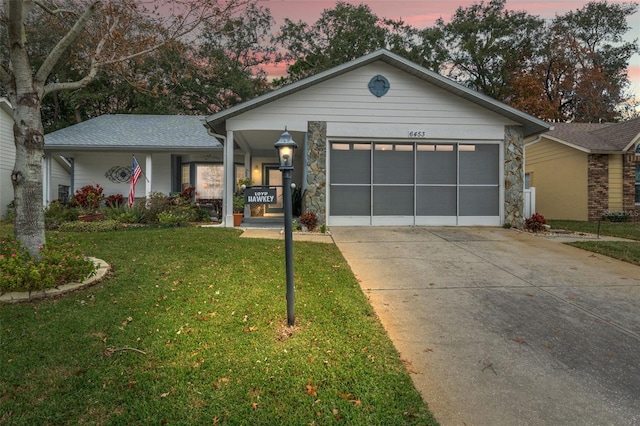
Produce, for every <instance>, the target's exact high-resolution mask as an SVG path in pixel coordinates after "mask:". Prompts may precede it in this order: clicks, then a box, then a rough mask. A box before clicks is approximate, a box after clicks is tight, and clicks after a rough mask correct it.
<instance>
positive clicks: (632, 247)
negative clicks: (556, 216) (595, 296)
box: [549, 220, 640, 265]
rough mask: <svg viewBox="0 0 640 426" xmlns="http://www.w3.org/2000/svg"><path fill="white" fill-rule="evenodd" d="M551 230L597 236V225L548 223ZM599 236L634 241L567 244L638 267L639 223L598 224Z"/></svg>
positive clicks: (562, 222) (564, 221)
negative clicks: (563, 230) (564, 230)
mask: <svg viewBox="0 0 640 426" xmlns="http://www.w3.org/2000/svg"><path fill="white" fill-rule="evenodd" d="M549 224H550V225H551V227H552V229H566V230H570V231H576V232H587V233H590V234H598V223H594V222H579V221H571V220H562V221H560V220H552V221H549ZM599 233H600V235H601V236H611V237H618V238H626V239H630V240H635V241H631V242H629V241H578V242H572V243H567V244H569V245H571V246H574V247H579V248H581V249H583V250H588V251H591V252H594V253H599V254H602V255H604V256H609V257H612V258H614V259H619V260H623V261H625V262H629V263H633V264H634V265H640V223H638V222H622V223H619V222H604V221H603V222H600V228H599Z"/></svg>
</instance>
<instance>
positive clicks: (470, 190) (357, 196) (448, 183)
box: [328, 142, 500, 226]
mask: <svg viewBox="0 0 640 426" xmlns="http://www.w3.org/2000/svg"><path fill="white" fill-rule="evenodd" d="M329 164H330V167H329V177H328V180H329V218H328V224H329V225H336V226H340V225H500V144H499V143H467V142H465V143H409V142H407V143H386V142H367V143H361V142H332V143H331V144H330V152H329Z"/></svg>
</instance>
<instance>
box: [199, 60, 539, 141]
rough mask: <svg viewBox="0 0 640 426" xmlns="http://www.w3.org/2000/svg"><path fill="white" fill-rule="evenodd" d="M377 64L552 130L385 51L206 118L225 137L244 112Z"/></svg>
mask: <svg viewBox="0 0 640 426" xmlns="http://www.w3.org/2000/svg"><path fill="white" fill-rule="evenodd" d="M376 61H382V62H384V63H387V64H389V65H391V66H394V67H396V68H398V69H400V70H402V71H405V72H407V73H409V74H411V75H412V76H414V77H417V78H419V79H421V80H423V81H426V82H428V83H431V84H433V85H435V86H437V87H439V88H441V89H443V90H445V91H447V92H449V93H451V94H453V95H455V96H460V97H462V98H464V99H466V100H468V101H470V102H473V103H475V104H477V105H480V106H482V107H484V108H486V109H488V110H491V111H493V112H495V113H497V114H499V115H501V116H503V117H506V118H508V119H510V120H512V121H515V122H516V123H519V124H521V125H522V126H523V132H524V136H525V137H527V136H531V135H537V134H540V133H542V132H546V131H547V130H549V129H550V128H551V125H550V124H548V123H546V122H544V121H542V120H539V119H537V118H535V117H532V116H530V115H528V114H526V113H524V112H522V111H519V110H517V109H515V108H512V107H510V106H508V105H506V104H503V103H502V102H499V101H497V100H495V99H493V98H490V97H488V96H486V95H483V94H481V93H478V92H476V91H474V90H472V89H469V88H468V87H465V86H463V85H461V84H459V83H456V82H455V81H453V80H450V79H448V78H446V77H443V76H441V75H440V74H438V73H435V72H433V71H430V70H428V69H426V68H423V67H421V66H419V65H417V64H415V63H414V62H411V61H409V60H407V59H405V58H403V57H401V56H398V55H396V54H394V53H391V52H389V51H388V50H385V49H381V50H377V51H375V52H373V53H370V54H368V55H365V56H362V57H360V58H358V59H354V60H353V61H349V62H346V63H344V64H342V65H339V66H337V67H334V68H331V69H329V70H326V71H323V72H321V73H318V74H316V75H314V76H311V77H307V78H305V79H303V80H300V81H297V82H295V83H292V84H289V85H287V86H284V87H281V88H280V89H277V90H274V91H272V92H269V93H267V94H265V95H262V96H259V97H257V98H254V99H252V100H250V101H247V102H244V103H242V104H239V105H236V106H234V107H231V108H229V109H226V110H224V111H221V112H219V113H216V114H213V115H210V116H209V117H207V118H206V123H207V125H208V126H209V127H210V128H211V129H212V130H214V132H216V133H219V134H224V133H225V131H226V129H225V122H226V120H228V119H229V118H232V117H235V116H237V115H240V114H242V113H244V112H247V111H250V110H252V109H254V108H258V107H260V106H262V105H265V104H268V103H269V102H272V101H275V100H277V99H280V98H283V97H285V96H287V95H290V94H293V93H296V92H299V91H301V90H304V89H306V88H308V87H311V86H313V85H316V84H318V83H321V82H323V81H326V80H329V79H331V78H334V77H337V76H339V75H342V74H344V73H347V72H349V71H352V70H354V69H357V68H360V67H362V66H365V65H368V64H371V63H373V62H376Z"/></svg>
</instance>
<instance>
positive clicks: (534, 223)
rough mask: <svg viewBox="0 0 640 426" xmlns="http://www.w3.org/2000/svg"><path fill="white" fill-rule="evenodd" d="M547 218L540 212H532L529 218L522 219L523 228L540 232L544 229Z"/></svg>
mask: <svg viewBox="0 0 640 426" xmlns="http://www.w3.org/2000/svg"><path fill="white" fill-rule="evenodd" d="M546 224H547V220H546V219H545V218H544V216H542V215H541V214H540V213H534V214H533V215H532V216H531V217H530V218H529V219H527V220H525V221H524V228H525V229H526V230H528V231H531V232H540V231H543V230H544V229H545V226H544V225H546Z"/></svg>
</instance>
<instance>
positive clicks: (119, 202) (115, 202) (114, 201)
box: [104, 194, 124, 207]
mask: <svg viewBox="0 0 640 426" xmlns="http://www.w3.org/2000/svg"><path fill="white" fill-rule="evenodd" d="M104 204H105V205H106V206H107V207H120V206H123V205H124V197H123V196H122V194H113V195H109V196H108V197H107V199H106V200H104Z"/></svg>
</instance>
